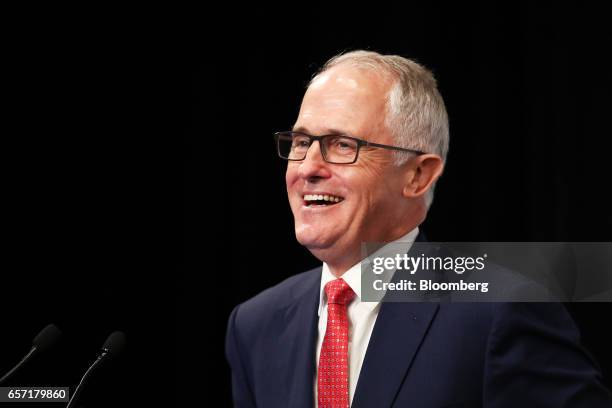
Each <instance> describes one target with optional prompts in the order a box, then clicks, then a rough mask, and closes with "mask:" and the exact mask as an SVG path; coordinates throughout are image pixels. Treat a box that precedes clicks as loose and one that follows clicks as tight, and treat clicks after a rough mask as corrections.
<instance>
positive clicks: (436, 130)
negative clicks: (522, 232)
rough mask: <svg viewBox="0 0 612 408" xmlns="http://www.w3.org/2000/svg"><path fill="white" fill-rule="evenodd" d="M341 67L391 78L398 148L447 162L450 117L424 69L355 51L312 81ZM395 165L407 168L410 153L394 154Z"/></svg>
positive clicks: (390, 115) (391, 116)
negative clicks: (369, 71)
mask: <svg viewBox="0 0 612 408" xmlns="http://www.w3.org/2000/svg"><path fill="white" fill-rule="evenodd" d="M339 64H350V65H352V66H355V67H357V68H363V69H370V70H373V71H376V72H379V73H382V74H383V75H387V76H389V77H391V78H392V79H393V81H394V84H393V85H392V86H391V89H390V91H389V93H388V96H387V116H386V124H387V127H388V128H389V129H390V131H391V134H392V135H393V137H394V139H395V142H396V143H397V145H398V146H400V147H404V148H406V149H413V150H420V151H423V152H427V153H435V154H437V155H439V156H440V157H441V158H442V162H443V163H445V162H446V155H447V153H448V144H449V134H448V115H447V113H446V107H445V106H444V100H443V99H442V96H441V95H440V93H439V92H438V87H437V84H436V80H435V78H434V76H433V74H432V73H431V72H430V71H429V70H428V69H427V68H425V67H424V66H422V65H420V64H418V63H416V62H415V61H412V60H410V59H408V58H404V57H401V56H399V55H381V54H379V53H377V52H373V51H363V50H357V51H351V52H348V53H345V54H339V55H336V56H335V57H333V58H331V59H330V60H329V61H327V62H326V63H325V65H323V67H322V68H321V69H320V70H319V72H317V73H316V75H315V76H314V77H313V78H312V80H311V82H310V83H312V82H313V81H314V80H315V79H316V78H317V77H318V76H319V75H320V74H322V73H323V72H325V71H327V70H328V69H330V68H332V67H335V66H336V65H339ZM393 154H394V155H395V163H396V165H398V166H401V165H402V164H404V163H405V162H406V161H407V160H408V159H409V158H410V157H411V154H410V153H404V152H394V153H393ZM434 188H435V183H434V185H432V186H431V188H430V189H429V190H428V191H427V193H426V194H425V204H426V205H427V208H429V206H430V205H431V203H432V202H433V195H434Z"/></svg>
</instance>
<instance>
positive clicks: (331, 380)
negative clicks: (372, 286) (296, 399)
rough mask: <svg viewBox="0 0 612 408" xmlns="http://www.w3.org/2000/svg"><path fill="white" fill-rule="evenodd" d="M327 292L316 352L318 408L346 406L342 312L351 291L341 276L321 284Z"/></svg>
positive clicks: (345, 328) (344, 318)
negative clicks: (323, 327) (322, 331)
mask: <svg viewBox="0 0 612 408" xmlns="http://www.w3.org/2000/svg"><path fill="white" fill-rule="evenodd" d="M325 293H326V294H327V330H326V331H325V337H324V338H323V345H322V346H321V354H320V356H319V377H318V378H319V379H318V384H317V387H318V389H317V393H318V400H319V408H348V406H349V378H348V374H349V360H348V332H349V322H348V317H347V315H346V309H347V307H348V304H349V303H350V302H351V300H353V298H354V297H355V292H353V290H352V289H351V287H350V286H349V285H348V284H347V283H346V282H345V281H344V280H343V279H341V278H340V279H336V280H333V281H330V282H328V283H327V284H326V285H325Z"/></svg>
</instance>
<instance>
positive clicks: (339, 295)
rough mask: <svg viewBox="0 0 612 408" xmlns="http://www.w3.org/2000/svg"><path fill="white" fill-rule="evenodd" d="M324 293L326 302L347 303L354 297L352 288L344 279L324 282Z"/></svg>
mask: <svg viewBox="0 0 612 408" xmlns="http://www.w3.org/2000/svg"><path fill="white" fill-rule="evenodd" d="M325 294H326V295H327V303H339V304H341V305H347V304H349V303H350V301H351V300H353V298H354V297H355V292H353V289H351V287H350V286H349V285H348V283H346V282H345V281H344V279H342V278H339V279H334V280H333V281H329V282H327V283H326V284H325Z"/></svg>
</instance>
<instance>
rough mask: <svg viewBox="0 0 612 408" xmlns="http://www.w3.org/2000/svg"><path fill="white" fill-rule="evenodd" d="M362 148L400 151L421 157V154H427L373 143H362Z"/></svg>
mask: <svg viewBox="0 0 612 408" xmlns="http://www.w3.org/2000/svg"><path fill="white" fill-rule="evenodd" d="M362 146H373V147H381V148H383V149H389V150H397V151H400V152H408V153H416V154H419V155H420V154H425V152H422V151H420V150H413V149H404V148H403V147H397V146H389V145H384V144H378V143H372V142H366V141H363V142H362Z"/></svg>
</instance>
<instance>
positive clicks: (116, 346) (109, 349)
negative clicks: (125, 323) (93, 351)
mask: <svg viewBox="0 0 612 408" xmlns="http://www.w3.org/2000/svg"><path fill="white" fill-rule="evenodd" d="M124 348H125V334H124V333H123V332H121V331H116V332H113V333H111V335H110V336H108V338H107V339H106V341H105V342H104V345H103V346H102V349H103V350H104V351H106V354H107V355H109V357H110V356H116V355H117V354H119V353H120V352H121V351H122V350H123V349H124Z"/></svg>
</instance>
